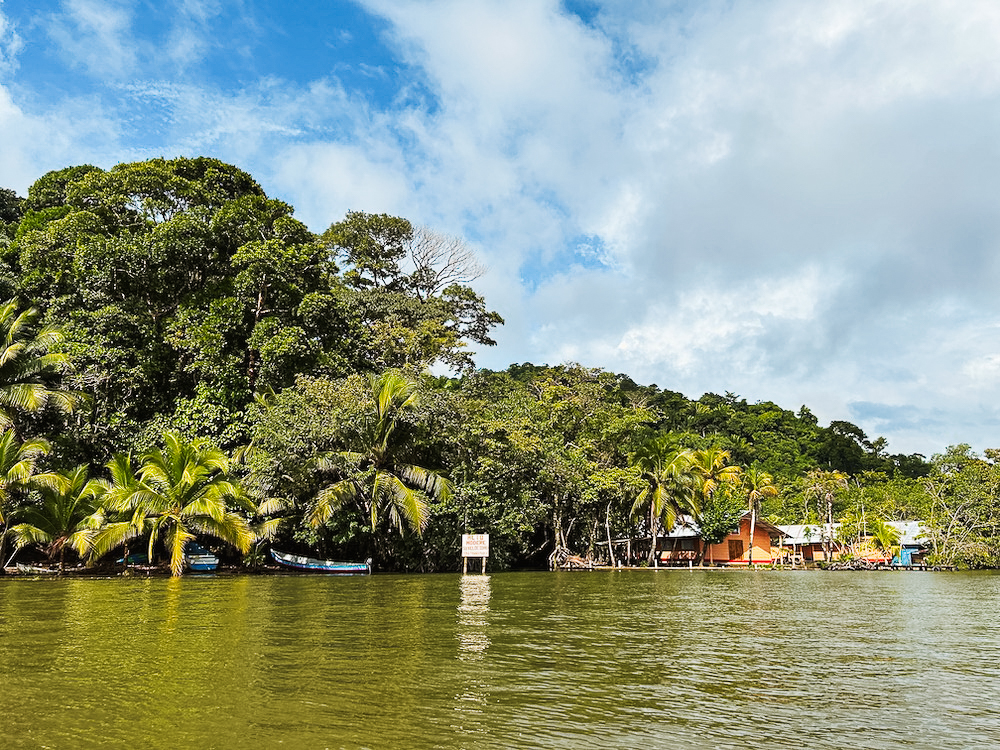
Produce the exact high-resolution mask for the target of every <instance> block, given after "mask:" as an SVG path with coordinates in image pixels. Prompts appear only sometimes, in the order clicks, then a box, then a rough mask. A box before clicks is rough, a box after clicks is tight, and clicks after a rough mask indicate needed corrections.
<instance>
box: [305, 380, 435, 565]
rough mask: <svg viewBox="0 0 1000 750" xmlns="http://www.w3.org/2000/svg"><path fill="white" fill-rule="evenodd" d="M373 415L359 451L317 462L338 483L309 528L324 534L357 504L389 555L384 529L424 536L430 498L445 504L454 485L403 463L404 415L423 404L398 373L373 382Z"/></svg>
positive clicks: (361, 433) (319, 503)
mask: <svg viewBox="0 0 1000 750" xmlns="http://www.w3.org/2000/svg"><path fill="white" fill-rule="evenodd" d="M368 384H369V396H370V399H371V400H370V402H369V406H370V411H369V412H368V414H366V415H365V418H364V420H363V422H362V424H361V425H360V426H359V427H360V429H358V430H357V431H356V432H355V434H354V436H353V437H354V439H355V444H354V445H353V446H352V447H353V449H349V450H341V451H332V452H328V453H324V454H321V455H319V456H317V460H316V464H315V465H316V467H317V469H319V470H320V471H322V472H329V473H333V474H334V475H335V476H337V477H338V479H337V480H336V481H334V482H333V483H331V484H329V485H327V486H326V487H324V488H323V489H322V490H321V491H320V492H319V494H318V495H317V496H316V502H315V505H314V507H313V509H312V512H311V513H310V515H309V523H310V524H311V525H312V526H313V527H314V528H318V527H320V526H322V525H323V524H325V523H326V522H327V521H329V520H330V517H331V516H332V515H333V514H334V513H335V512H336V511H338V510H340V509H341V508H343V507H344V506H345V505H347V504H348V503H356V504H357V505H359V506H360V507H361V509H362V511H363V512H364V515H365V518H366V520H367V521H368V522H369V523H370V526H369V529H370V531H371V534H372V536H373V538H374V540H375V542H376V544H377V545H380V547H381V549H380V550H379V551H382V550H384V538H385V537H384V533H385V530H384V526H385V525H386V523H388V525H389V526H391V527H395V528H396V529H397V530H398V531H399V532H400V533H403V532H404V531H405V530H406V529H410V530H412V531H414V532H416V533H417V534H418V535H419V534H421V533H423V530H424V527H425V526H426V525H427V520H428V518H429V514H430V511H429V508H428V505H427V496H428V495H429V496H431V497H433V498H435V499H439V500H445V499H447V497H448V496H449V494H450V493H451V489H452V488H451V483H450V482H449V481H448V480H447V479H445V478H444V477H443V476H441V475H440V474H438V473H437V472H434V471H431V470H430V469H425V468H423V467H420V466H417V465H415V464H411V463H406V462H404V461H401V460H400V451H399V447H400V446H399V444H398V442H397V441H396V439H395V436H396V431H397V428H398V427H399V425H400V418H401V416H402V414H403V413H404V412H406V411H408V410H411V409H413V407H414V406H415V404H416V402H417V398H418V391H417V384H416V383H415V382H414V381H412V380H410V379H409V378H407V377H405V376H404V375H402V374H400V373H398V372H385V373H383V374H382V375H379V376H370V377H369V378H368Z"/></svg>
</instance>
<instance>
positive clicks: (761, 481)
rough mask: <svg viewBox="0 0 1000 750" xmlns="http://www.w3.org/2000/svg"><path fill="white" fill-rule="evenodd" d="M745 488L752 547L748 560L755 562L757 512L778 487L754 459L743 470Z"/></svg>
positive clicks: (776, 492)
mask: <svg viewBox="0 0 1000 750" xmlns="http://www.w3.org/2000/svg"><path fill="white" fill-rule="evenodd" d="M743 488H744V489H745V490H746V493H747V504H748V505H749V510H750V548H749V549H748V550H747V561H748V562H749V563H750V564H751V565H752V564H753V535H754V531H755V530H756V526H757V514H758V513H760V504H761V503H762V502H763V500H764V498H767V497H774V496H775V495H777V494H778V488H777V487H775V486H774V478H773V477H772V476H771V475H770V474H768V473H767V472H766V471H764V470H763V469H761V468H760V465H759V464H758V463H757V462H756V461H754V462H753V463H752V464H751V465H750V468H748V469H747V470H746V471H745V472H743Z"/></svg>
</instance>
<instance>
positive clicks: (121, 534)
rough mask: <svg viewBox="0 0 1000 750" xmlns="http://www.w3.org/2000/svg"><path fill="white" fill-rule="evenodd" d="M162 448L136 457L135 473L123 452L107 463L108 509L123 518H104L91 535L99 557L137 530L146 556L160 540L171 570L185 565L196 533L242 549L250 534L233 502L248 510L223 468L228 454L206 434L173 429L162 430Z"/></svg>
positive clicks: (226, 466)
mask: <svg viewBox="0 0 1000 750" xmlns="http://www.w3.org/2000/svg"><path fill="white" fill-rule="evenodd" d="M163 440H164V447H163V449H160V448H154V449H153V450H151V451H149V452H147V453H145V454H144V455H143V456H142V459H141V466H140V468H139V473H138V476H137V475H136V473H135V471H134V470H133V468H132V462H131V459H130V458H129V457H128V456H117V457H116V458H115V459H114V460H112V462H111V463H110V464H109V465H108V466H109V469H110V470H111V474H112V483H111V486H110V489H109V491H108V494H107V497H106V506H107V508H108V510H109V511H112V512H115V513H118V514H120V515H121V516H122V517H123V519H124V520H121V521H118V522H117V523H113V524H108V525H107V526H106V527H105V528H104V529H102V530H101V531H100V532H98V533H97V534H96V535H95V538H94V542H93V552H94V555H95V556H96V557H100V556H101V555H103V554H104V553H106V552H108V551H109V550H111V549H114V548H115V547H118V546H120V545H122V544H124V543H127V542H128V540H130V539H133V538H135V537H137V536H144V535H146V534H148V535H149V559H150V561H152V560H153V559H154V552H155V547H156V543H157V541H159V540H162V542H163V545H164V547H166V549H167V551H168V553H169V555H170V572H171V573H172V574H173V575H175V576H178V575H180V574H181V571H182V570H183V567H184V551H185V548H186V547H187V544H188V542H191V541H193V540H194V539H195V538H196V536H197V535H198V534H201V535H205V536H211V537H215V538H217V539H221V540H223V541H226V542H229V543H230V544H232V545H233V546H234V547H236V548H237V549H239V550H240V551H241V552H246V551H247V550H248V549H249V548H250V545H251V544H252V542H253V534H252V532H251V531H250V527H249V525H248V524H247V521H246V519H245V518H244V517H243V516H242V515H240V514H239V513H237V512H236V511H234V510H233V509H232V508H233V506H235V507H237V508H240V509H243V510H246V511H250V510H251V506H250V503H249V502H248V501H247V500H246V498H245V496H244V494H243V492H242V490H241V489H240V488H239V486H237V485H236V484H234V483H232V482H231V481H230V480H229V478H228V476H227V472H228V470H229V459H228V458H227V457H226V455H225V454H224V453H222V451H220V450H218V449H217V448H215V447H214V446H212V445H210V444H209V443H208V442H207V441H206V440H203V439H198V440H192V441H190V442H189V441H186V440H185V439H184V438H183V437H181V436H180V434H178V433H176V432H167V433H165V434H164V436H163Z"/></svg>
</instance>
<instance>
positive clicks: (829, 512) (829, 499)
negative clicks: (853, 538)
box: [823, 492, 833, 563]
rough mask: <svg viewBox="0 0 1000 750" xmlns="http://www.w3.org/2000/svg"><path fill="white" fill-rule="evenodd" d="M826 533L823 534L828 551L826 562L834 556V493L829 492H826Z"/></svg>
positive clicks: (824, 544)
mask: <svg viewBox="0 0 1000 750" xmlns="http://www.w3.org/2000/svg"><path fill="white" fill-rule="evenodd" d="M826 532H827V533H826V534H824V535H823V539H824V543H823V546H824V548H825V551H826V562H827V563H829V562H830V561H831V559H832V558H833V539H831V537H832V536H833V493H832V492H828V493H827V494H826Z"/></svg>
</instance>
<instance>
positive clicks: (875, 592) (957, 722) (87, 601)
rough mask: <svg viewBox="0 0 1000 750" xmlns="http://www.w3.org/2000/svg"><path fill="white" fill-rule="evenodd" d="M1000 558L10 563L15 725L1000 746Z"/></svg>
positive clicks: (117, 741)
mask: <svg viewBox="0 0 1000 750" xmlns="http://www.w3.org/2000/svg"><path fill="white" fill-rule="evenodd" d="M998 605H1000V575H998V574H994V573H934V572H915V571H914V572H881V573H824V572H819V571H808V572H806V571H760V572H747V571H731V572H720V571H685V570H680V571H614V572H610V571H605V572H589V573H588V572H583V573H502V574H496V575H488V576H466V577H462V576H457V575H433V576H432V575H426V576H389V575H384V576H383V575H375V576H370V577H357V578H337V577H322V576H261V577H253V576H238V577H225V576H220V577H185V578H182V579H174V580H171V579H165V578H155V579H117V580H99V579H68V580H23V579H0V747H2V748H60V749H61V748H133V747H143V748H280V747H284V748H295V749H298V748H380V749H381V748H596V747H602V748H636V747H643V748H673V747H685V748H725V749H728V748H761V749H762V750H773V749H784V748H789V749H791V748H796V749H798V748H813V749H815V748H879V749H881V748H886V749H887V750H888V749H889V748H894V749H895V748H935V749H938V750H940V749H941V748H962V750H968V748H997V747H1000V703H998V696H1000V626H998V623H997V614H998V609H1000V606H998Z"/></svg>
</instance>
